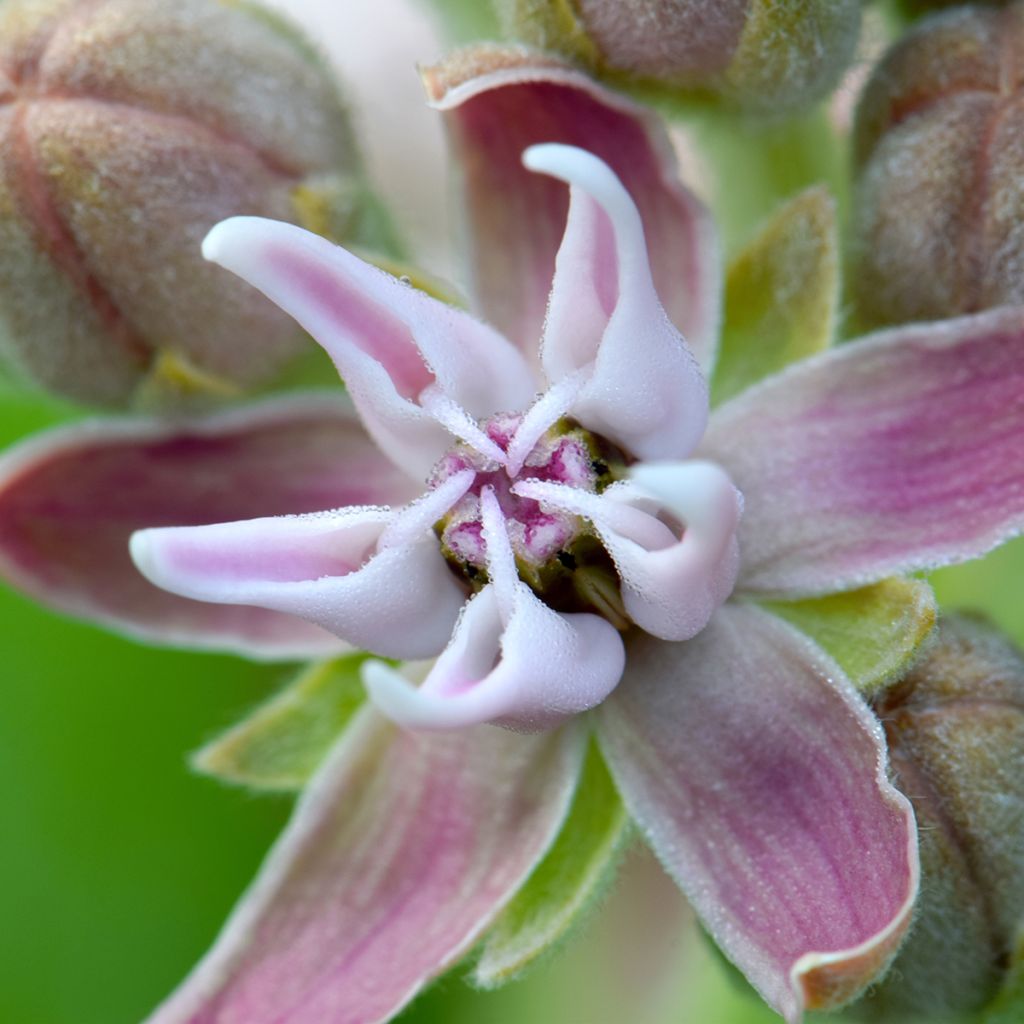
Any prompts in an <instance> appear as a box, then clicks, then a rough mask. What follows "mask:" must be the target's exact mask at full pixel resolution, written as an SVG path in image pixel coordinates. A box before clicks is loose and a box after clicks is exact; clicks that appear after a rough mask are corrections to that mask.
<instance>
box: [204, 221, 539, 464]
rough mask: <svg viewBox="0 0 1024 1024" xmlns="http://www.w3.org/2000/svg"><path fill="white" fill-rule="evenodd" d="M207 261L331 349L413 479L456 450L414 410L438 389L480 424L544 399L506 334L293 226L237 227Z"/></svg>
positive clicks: (218, 232)
mask: <svg viewBox="0 0 1024 1024" xmlns="http://www.w3.org/2000/svg"><path fill="white" fill-rule="evenodd" d="M203 254H204V255H205V256H206V258H207V259H209V260H213V261H214V262H215V263H219V264H220V265H221V266H223V267H226V268H227V269H228V270H231V271H233V272H234V273H236V274H238V275H239V276H240V277H242V278H244V279H245V280H246V281H248V282H249V283H250V284H251V285H253V286H255V287H256V288H259V289H260V291H262V292H263V293H264V294H265V295H267V296H268V297H269V298H271V299H272V300H273V301H274V302H276V303H277V304H278V305H279V306H281V308H282V309H284V310H285V311H286V312H288V313H290V314H291V315H292V316H294V317H295V319H296V320H298V322H299V323H300V324H301V325H302V326H303V327H304V328H305V329H306V330H307V331H309V333H310V334H312V335H313V337H314V338H316V340H317V341H319V342H320V344H321V345H323V347H324V348H325V349H326V350H327V352H328V353H329V354H330V356H331V358H332V359H333V360H334V362H335V364H336V365H337V367H338V371H339V373H340V374H341V376H342V378H343V379H344V381H345V384H346V386H347V387H348V389H349V391H350V392H351V393H352V397H353V399H354V400H355V403H356V406H357V407H358V409H359V411H360V414H361V415H362V417H363V420H364V422H365V423H366V425H367V427H368V429H369V430H370V432H371V433H372V434H373V436H374V437H375V438H376V439H377V441H378V443H379V444H380V445H381V447H382V448H383V449H384V450H385V451H386V452H387V453H388V454H389V455H391V456H392V458H394V459H395V461H396V462H398V464H399V465H401V466H403V467H405V468H406V469H408V470H409V471H410V472H412V473H413V474H414V475H416V474H418V475H421V476H425V475H426V474H427V473H428V472H429V471H430V469H431V468H432V466H433V464H434V463H435V462H436V460H437V459H438V458H440V456H441V455H442V454H443V452H444V451H445V449H446V448H447V447H448V446H449V444H450V438H449V437H448V435H447V433H446V432H445V431H444V430H443V429H442V428H441V427H439V426H438V424H436V423H435V422H434V421H433V419H431V418H430V416H428V415H427V413H425V412H424V411H423V410H422V409H421V408H420V407H419V405H418V404H417V402H416V399H417V398H418V397H419V395H420V393H421V392H422V391H423V390H424V388H426V387H428V386H429V385H432V384H436V385H437V386H439V387H440V389H441V390H442V392H443V393H445V394H446V395H448V397H450V398H452V399H453V400H454V401H456V402H458V403H459V404H460V405H462V406H463V407H464V408H465V409H466V411H467V412H469V413H471V414H472V415H473V416H476V417H483V416H488V415H491V414H492V413H496V412H503V411H508V410H514V409H519V408H522V407H523V406H525V405H526V404H528V403H529V402H530V400H531V399H532V398H533V395H534V393H535V391H536V382H535V381H534V379H533V376H532V374H531V372H530V371H529V369H528V368H527V366H526V363H525V362H524V360H523V359H522V357H521V356H520V355H519V354H518V353H517V352H516V350H515V349H514V348H513V347H512V346H511V345H510V344H509V343H508V342H507V341H506V340H505V339H504V338H502V337H501V336H500V335H499V334H498V333H497V332H495V331H493V330H492V329H491V328H489V327H487V326H486V325H485V324H482V323H480V322H479V321H477V320H474V319H473V318H472V317H470V316H469V315H468V314H466V313H464V312H462V311H461V310H459V309H456V308H455V307H454V306H448V305H446V304H445V303H443V302H439V301H438V300H437V299H434V298H431V297H430V296H429V295H426V294H425V293H423V292H421V291H419V290H418V289H416V288H413V287H412V286H410V285H408V284H405V283H403V282H402V281H399V280H398V279H397V278H394V277H392V276H391V275H390V274H387V273H385V272H384V271H382V270H380V269H378V268H377V267H373V266H370V264H368V263H364V262H363V261H362V260H361V259H359V258H358V257H357V256H353V255H352V254H351V253H349V252H346V251H345V250H344V249H342V248H339V247H338V246H336V245H332V244H331V243H330V242H328V241H326V240H325V239H323V238H320V237H319V236H318V235H314V234H311V233H310V232H308V231H303V230H302V229H301V228H297V227H295V226H294V225H291V224H284V223H280V222H278V221H270V220H264V219H262V218H259V217H233V218H231V219H230V220H227V221H224V222H222V223H221V224H218V225H217V226H216V227H215V228H214V229H213V230H212V231H211V232H210V234H209V235H207V237H206V241H205V242H204V243H203Z"/></svg>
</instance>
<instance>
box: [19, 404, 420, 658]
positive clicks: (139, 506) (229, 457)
mask: <svg viewBox="0 0 1024 1024" xmlns="http://www.w3.org/2000/svg"><path fill="white" fill-rule="evenodd" d="M414 488H415V485H414V484H412V483H411V482H410V481H408V480H407V479H406V478H405V477H404V476H403V475H402V474H401V473H400V472H399V471H398V470H396V469H395V468H394V466H393V465H392V464H391V463H390V462H389V461H388V460H386V459H385V458H384V457H383V456H382V455H381V454H380V453H379V452H378V451H377V449H376V448H375V446H374V445H373V444H372V443H371V441H370V439H369V438H368V437H367V436H366V434H365V432H364V431H363V429H362V427H361V426H360V424H359V421H358V420H357V419H356V417H355V415H354V413H353V411H352V408H351V405H350V404H349V403H348V402H347V400H345V399H344V398H342V397H341V396H328V395H325V394H320V395H301V396H294V397H287V398H282V399H276V400H273V401H267V402H262V403H258V404H253V405H251V406H248V407H246V408H244V409H238V410H234V411H231V412H228V413H222V414H220V415H217V416H211V417H209V418H206V419H198V420H192V421H190V422H189V423H188V424H185V423H182V422H159V421H156V420H141V419H126V420H106V421H96V422H92V423H76V424H73V425H71V426H68V427H61V428H58V429H56V430H51V431H48V432H46V433H44V434H40V435H38V436H37V437H35V438H32V439H30V440H28V441H26V442H24V443H22V444H20V445H17V446H15V447H14V448H12V449H11V450H10V451H8V452H7V453H6V455H5V456H4V457H3V459H2V460H0V575H3V576H4V577H5V578H6V579H8V580H9V581H10V582H11V583H13V584H14V585H15V586H17V587H19V588H20V589H22V590H24V591H26V592H27V593H29V594H31V595H32V596H33V597H35V598H37V599H38V600H40V601H42V602H43V603H45V604H47V605H49V606H51V607H55V608H58V609H60V610H61V611H65V612H70V613H71V614H74V615H78V616H82V617H83V618H87V619H90V620H93V621H98V622H102V623H104V624H105V625H108V626H112V627H114V628H116V629H119V630H121V631H123V632H126V633H128V634H130V635H133V636H140V637H143V638H146V639H148V640H156V641H161V642H169V643H175V644H187V645H192V646H198V647H209V648H216V649H226V650H234V651H239V652H241V653H246V654H250V655H256V656H260V657H302V656H316V655H323V654H325V653H329V652H331V651H336V650H339V649H342V648H343V647H344V645H343V644H341V643H339V641H338V640H337V638H336V637H334V636H331V635H330V634H328V633H325V632H324V631H323V630H321V629H319V628H317V627H314V626H311V625H309V624H308V623H306V622H303V621H302V620H300V619H296V618H294V617H292V616H290V615H281V614H278V613H276V612H269V611H264V610H262V609H255V608H243V607H238V606H231V605H224V606H220V607H216V606H213V605H208V604H199V603H197V602H194V601H188V600H183V599H182V598H180V597H176V596H173V595H171V594H168V593H165V592H164V591H162V590H158V589H157V588H156V587H154V586H153V585H152V584H151V583H149V582H148V581H147V580H145V579H144V578H143V577H142V576H141V575H140V574H139V572H138V570H137V569H136V568H135V566H134V565H133V564H132V562H131V559H130V558H129V555H128V538H129V536H130V535H131V533H132V531H133V530H136V529H139V528H141V527H146V526H163V525H181V524H193V523H208V522H216V521H218V520H224V519H237V518H239V517H243V516H261V515H277V514H282V513H285V512H310V511H314V510H317V509H322V508H334V507H337V506H338V505H345V504H352V503H358V504H362V503H367V502H370V503H375V504H376V503H386V502H395V501H398V502H401V501H404V500H405V499H406V498H408V497H409V496H410V493H411V492H413V491H414Z"/></svg>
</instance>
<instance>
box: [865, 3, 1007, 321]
mask: <svg viewBox="0 0 1024 1024" xmlns="http://www.w3.org/2000/svg"><path fill="white" fill-rule="evenodd" d="M1022 69H1024V4H1022V3H1019V2H1018V3H1014V4H1012V5H1009V6H1007V7H1005V8H995V7H964V8H958V9H957V10H953V11H949V12H945V13H941V14H938V15H935V16H934V17H931V18H928V19H926V20H924V21H922V22H921V23H920V24H919V25H918V26H917V27H916V28H915V29H914V30H913V31H912V32H911V33H909V34H908V35H907V36H906V37H904V39H903V40H902V41H901V42H900V43H898V44H897V45H896V46H895V47H894V48H893V49H892V50H891V51H890V52H889V53H888V54H887V55H886V57H885V58H884V59H883V60H882V62H881V64H880V65H879V67H878V68H877V69H876V71H875V73H874V75H873V77H872V79H871V81H870V82H869V84H868V86H867V88H866V89H865V92H864V95H863V98H862V100H861V103H860V107H859V109H858V112H857V125H856V152H857V160H858V166H859V182H858V198H857V212H856V224H857V227H856V234H857V245H858V255H859V259H858V269H857V277H856V283H855V291H856V295H857V305H858V312H859V314H860V315H861V317H862V318H863V320H864V321H865V322H866V323H868V324H879V325H880V324H889V323H903V322H907V321H911V320H921V319H933V318H939V317H946V316H954V315H958V314H961V313H970V312H976V311H978V310H982V309H987V308H989V307H992V306H997V305H1001V304H1003V303H1016V302H1022V301H1024V78H1022Z"/></svg>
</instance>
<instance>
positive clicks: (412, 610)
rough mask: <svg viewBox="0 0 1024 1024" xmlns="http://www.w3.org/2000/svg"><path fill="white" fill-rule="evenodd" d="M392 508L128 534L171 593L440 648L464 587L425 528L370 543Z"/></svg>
mask: <svg viewBox="0 0 1024 1024" xmlns="http://www.w3.org/2000/svg"><path fill="white" fill-rule="evenodd" d="M393 520H394V514H393V513H392V512H390V511H388V510H385V509H379V508H366V507H363V508H359V507H352V508H343V509H339V510H337V511H335V512H322V513H313V514H311V515H307V516H273V517H270V518H265V519H250V520H245V521H243V522H237V523H216V524H214V525H211V526H185V527H164V528H162V529H150V530H142V531H140V532H138V533H135V534H133V535H132V538H131V553H132V558H133V559H134V561H135V564H136V565H137V566H138V568H139V571H140V572H142V574H143V575H144V576H145V577H146V578H147V579H149V580H151V581H152V582H153V583H155V584H156V585H157V586H159V587H163V588H164V589H165V590H170V591H171V592H172V593H175V594H181V595H182V596H183V597H191V598H194V599H195V600H198V601H212V602H216V603H218V604H253V605H256V606H257V607H261V608H270V609H272V610H274V611H280V612H287V613H288V614H290V615H296V616H298V617H300V618H303V619H306V620H307V621H309V622H313V623H315V624H316V625H318V626H321V627H322V628H324V629H326V630H329V631H330V632H332V633H334V634H335V636H338V637H340V638H342V639H344V640H346V641H347V642H348V643H351V644H353V645H354V646H356V647H359V648H364V649H366V650H370V651H373V652H374V653H376V654H381V655H383V656H385V657H392V658H425V657H429V656H431V655H434V654H438V653H439V652H440V651H441V650H442V649H443V648H444V645H445V643H446V642H447V640H448V637H449V636H450V635H451V631H452V627H453V626H454V625H455V621H456V619H457V617H458V614H459V609H460V608H461V607H462V604H463V602H464V600H465V593H464V592H463V590H462V588H461V587H460V586H459V584H458V583H457V582H456V581H455V577H454V576H453V575H452V574H451V573H450V572H449V571H448V569H447V566H446V565H445V562H444V558H443V557H442V555H441V552H440V550H439V548H438V546H437V542H436V540H435V539H434V537H433V535H432V534H425V535H424V536H422V537H421V538H419V539H417V540H414V541H413V542H411V543H406V544H400V545H396V546H394V547H386V548H383V549H381V550H378V547H379V545H378V542H379V541H380V539H381V537H382V535H383V534H384V531H385V529H386V527H387V526H388V525H390V523H391V522H393Z"/></svg>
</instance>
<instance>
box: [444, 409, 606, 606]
mask: <svg viewBox="0 0 1024 1024" xmlns="http://www.w3.org/2000/svg"><path fill="white" fill-rule="evenodd" d="M522 421H523V416H522V415H518V414H511V413H509V414H500V415H497V416H493V417H491V418H490V419H488V420H485V421H484V422H483V423H481V425H480V426H481V429H482V431H483V432H484V434H486V436H487V437H488V438H489V439H490V440H491V441H493V442H494V444H495V445H497V447H498V448H500V449H501V451H502V452H505V453H508V452H509V446H510V444H511V443H512V441H513V438H514V437H515V435H516V431H517V430H518V428H519V426H520V424H521V423H522ZM625 466H626V460H625V457H624V456H623V454H622V453H621V452H620V451H619V450H618V449H617V448H615V446H614V445H612V444H610V443H609V442H608V441H606V440H605V439H604V438H601V437H600V436H598V435H596V434H593V433H591V432H590V431H587V430H584V429H583V428H582V427H580V426H579V425H578V424H576V423H574V422H573V421H571V420H567V419H562V420H559V421H558V422H557V423H555V424H554V426H552V427H550V428H549V429H548V430H547V431H545V432H544V434H542V435H541V437H540V439H539V440H538V441H537V442H536V443H535V444H534V446H533V448H532V449H531V450H530V452H529V453H528V454H527V455H526V457H525V458H524V459H522V465H521V467H519V468H518V470H517V471H515V472H513V471H512V469H511V468H510V467H509V466H505V465H502V464H500V463H499V462H497V461H496V460H495V459H492V458H490V457H488V456H487V455H486V454H482V453H481V452H480V451H478V450H477V449H476V448H474V447H472V446H470V445H468V444H465V443H463V442H459V443H457V444H456V445H455V446H454V447H453V448H452V449H451V451H449V452H448V453H447V454H446V455H445V456H444V457H443V458H442V459H441V461H440V462H439V463H438V464H437V466H435V467H434V471H433V473H432V474H431V478H430V481H429V483H430V485H431V486H432V487H436V486H438V485H440V484H441V483H443V482H444V481H445V480H447V479H449V478H450V477H452V476H454V475H455V474H457V473H464V472H465V471H466V470H472V471H473V472H474V473H475V474H476V475H475V477H474V479H473V482H472V484H471V485H470V487H469V489H468V490H467V492H466V493H465V494H464V495H463V496H462V498H460V499H459V501H458V502H456V503H455V504H454V505H453V506H452V507H451V508H450V509H449V510H448V512H447V513H446V514H445V515H444V516H443V517H442V518H441V519H440V520H439V521H438V522H437V523H436V524H435V526H434V529H435V532H436V533H437V535H438V538H439V539H440V542H441V551H442V553H443V554H444V557H445V558H446V559H447V561H448V564H449V565H450V566H451V568H452V570H453V571H454V572H455V573H456V574H457V575H458V576H459V577H460V578H462V579H463V580H465V582H466V583H468V584H469V586H470V587H471V588H472V589H474V590H479V589H481V588H482V587H483V586H484V585H485V584H486V583H487V582H488V572H487V543H486V539H485V536H484V524H483V517H482V514H481V504H480V495H481V493H482V491H483V490H484V488H490V489H491V490H492V491H493V493H494V495H495V497H496V498H497V500H498V504H499V506H500V507H501V511H502V513H503V515H504V518H505V528H506V531H507V533H508V538H509V542H510V544H511V547H512V552H513V555H514V556H515V562H516V568H517V570H518V572H519V577H520V579H522V580H523V581H524V582H525V583H527V584H528V585H529V586H530V587H532V588H533V590H534V591H535V592H536V593H537V594H538V595H539V596H540V597H542V598H543V599H544V600H545V602H546V603H547V604H548V605H550V606H551V607H553V608H556V609H558V610H560V611H579V610H597V611H599V612H600V613H601V614H603V615H605V616H606V617H607V618H610V619H611V620H612V621H613V622H616V623H617V624H619V623H618V621H617V620H620V619H622V620H623V621H622V623H621V624H622V625H625V624H626V623H625V619H624V616H623V615H622V613H621V612H620V610H619V609H620V608H621V602H620V600H619V598H618V589H619V585H618V575H617V573H616V572H615V568H614V565H613V563H612V561H611V558H610V557H609V556H608V554H607V552H606V551H605V549H604V546H603V545H602V544H601V542H600V541H599V540H598V538H597V536H596V534H595V533H594V530H593V528H592V527H591V526H590V525H589V524H588V523H587V521H586V520H585V519H583V518H581V517H580V516H578V515H574V514H573V513H571V512H566V511H562V510H560V509H556V508H550V507H542V506H541V504H540V502H538V501H536V500H534V499H533V498H528V497H523V496H522V495H518V494H516V493H514V491H513V487H514V486H515V484H516V483H517V482H518V481H521V480H540V481H544V482H546V483H555V484H562V485H564V486H568V487H572V488H575V489H578V490H581V491H585V492H587V493H589V494H600V493H601V492H602V491H603V490H604V489H605V488H606V487H607V486H608V485H609V484H611V483H612V482H613V481H614V480H616V479H618V478H619V477H621V476H622V474H623V471H624V470H625Z"/></svg>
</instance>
